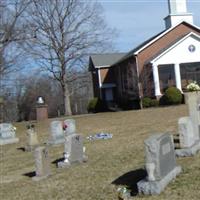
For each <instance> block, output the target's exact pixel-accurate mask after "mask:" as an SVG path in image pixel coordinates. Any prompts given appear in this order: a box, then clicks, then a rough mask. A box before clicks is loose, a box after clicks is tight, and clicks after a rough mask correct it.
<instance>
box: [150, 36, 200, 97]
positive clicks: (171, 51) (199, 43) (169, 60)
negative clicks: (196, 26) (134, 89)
mask: <svg viewBox="0 0 200 200" xmlns="http://www.w3.org/2000/svg"><path fill="white" fill-rule="evenodd" d="M151 65H152V71H153V83H154V92H155V96H156V97H159V96H161V95H162V94H163V92H164V90H165V89H166V88H168V87H170V86H176V87H177V88H178V89H179V90H180V91H181V92H184V91H185V90H186V86H187V85H188V84H189V83H191V82H193V81H196V82H197V83H199V84H200V37H199V36H198V35H196V34H195V33H189V34H188V35H186V36H185V37H183V38H182V39H180V40H179V41H177V42H176V43H175V44H173V45H171V46H170V47H169V48H168V49H166V50H165V51H163V52H162V53H160V54H159V55H158V56H156V58H154V59H152V60H151Z"/></svg>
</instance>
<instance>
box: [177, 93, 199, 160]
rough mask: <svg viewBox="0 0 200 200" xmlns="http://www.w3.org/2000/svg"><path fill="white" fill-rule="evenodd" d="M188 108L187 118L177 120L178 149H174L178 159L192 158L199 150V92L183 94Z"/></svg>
mask: <svg viewBox="0 0 200 200" xmlns="http://www.w3.org/2000/svg"><path fill="white" fill-rule="evenodd" d="M184 96H185V102H186V104H187V106H188V112H189V116H188V117H182V118H180V119H179V122H178V124H179V141H180V149H176V155H177V156H179V157H183V156H193V155H195V154H196V153H197V151H199V150H200V92H187V93H185V94H184Z"/></svg>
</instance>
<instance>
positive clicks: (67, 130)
mask: <svg viewBox="0 0 200 200" xmlns="http://www.w3.org/2000/svg"><path fill="white" fill-rule="evenodd" d="M63 126H64V134H65V136H68V135H71V134H74V133H76V124H75V120H74V119H66V120H65V121H64V123H63Z"/></svg>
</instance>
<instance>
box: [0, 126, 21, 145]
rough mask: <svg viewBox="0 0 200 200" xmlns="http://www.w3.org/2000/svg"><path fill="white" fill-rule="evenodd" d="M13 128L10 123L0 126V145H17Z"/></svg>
mask: <svg viewBox="0 0 200 200" xmlns="http://www.w3.org/2000/svg"><path fill="white" fill-rule="evenodd" d="M18 141H19V139H18V138H16V137H15V129H14V126H13V125H12V124H10V123H1V124H0V145H4V144H12V143H17V142H18Z"/></svg>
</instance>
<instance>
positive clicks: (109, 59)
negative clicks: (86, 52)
mask: <svg viewBox="0 0 200 200" xmlns="http://www.w3.org/2000/svg"><path fill="white" fill-rule="evenodd" d="M124 55H126V53H107V54H93V55H91V56H90V59H91V61H92V62H93V65H94V67H95V68H103V67H110V66H111V65H112V64H114V63H115V62H117V61H118V60H120V59H121V58H122V57H123V56H124Z"/></svg>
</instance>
